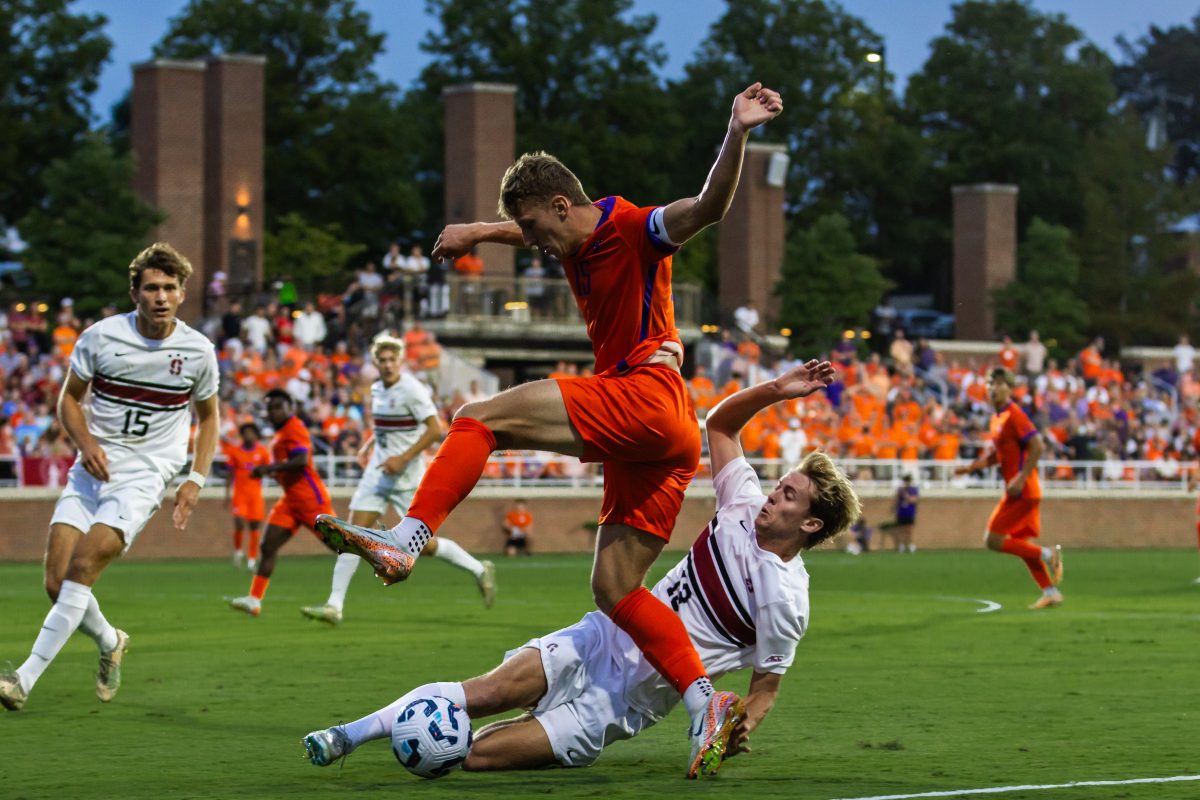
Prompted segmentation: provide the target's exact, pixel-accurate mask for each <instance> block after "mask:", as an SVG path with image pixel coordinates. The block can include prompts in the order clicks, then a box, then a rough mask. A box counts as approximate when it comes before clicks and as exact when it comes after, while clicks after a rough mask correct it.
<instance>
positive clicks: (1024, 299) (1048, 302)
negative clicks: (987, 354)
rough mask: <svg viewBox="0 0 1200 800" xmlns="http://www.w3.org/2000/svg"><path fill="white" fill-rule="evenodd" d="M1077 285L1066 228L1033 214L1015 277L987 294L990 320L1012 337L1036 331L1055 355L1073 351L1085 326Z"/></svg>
mask: <svg viewBox="0 0 1200 800" xmlns="http://www.w3.org/2000/svg"><path fill="white" fill-rule="evenodd" d="M1079 289H1080V280H1079V257H1078V256H1077V255H1076V254H1075V251H1074V250H1072V248H1071V232H1070V231H1069V230H1067V229H1066V228H1065V227H1063V226H1061V225H1050V224H1049V223H1047V222H1045V221H1043V220H1041V219H1038V218H1036V217H1035V218H1034V220H1033V222H1031V223H1030V225H1029V230H1028V232H1027V233H1026V235H1025V241H1024V243H1023V244H1022V245H1021V246H1020V250H1019V267H1018V273H1017V279H1016V280H1014V281H1013V282H1012V283H1010V284H1008V285H1007V286H1004V287H1002V288H1000V289H997V290H996V291H995V292H994V293H993V295H992V302H993V303H994V306H995V309H996V324H997V326H998V327H999V328H1000V329H1001V330H1003V331H1005V332H1006V333H1008V334H1009V335H1011V336H1013V337H1014V338H1024V337H1026V336H1028V335H1029V332H1030V331H1032V330H1036V331H1037V332H1038V334H1039V335H1040V337H1041V339H1042V341H1043V342H1044V343H1045V344H1046V347H1047V348H1048V349H1050V350H1051V351H1052V354H1053V355H1054V356H1055V357H1056V358H1062V357H1064V356H1067V355H1071V354H1074V353H1075V352H1076V351H1078V350H1079V348H1081V347H1082V346H1083V345H1084V343H1085V342H1086V339H1087V332H1088V329H1089V328H1088V326H1089V319H1088V304H1087V302H1086V301H1085V300H1084V299H1083V298H1082V297H1081V296H1080V291H1079Z"/></svg>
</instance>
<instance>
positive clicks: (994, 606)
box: [937, 597, 1004, 614]
mask: <svg viewBox="0 0 1200 800" xmlns="http://www.w3.org/2000/svg"><path fill="white" fill-rule="evenodd" d="M937 599H938V600H959V601H962V602H964V603H979V605H981V606H983V608H977V609H975V613H976V614H990V613H992V612H993V611H999V610H1000V609H1001V608H1003V607H1004V606H1002V605H1000V604H999V603H997V602H996V601H995V600H984V599H982V598H979V597H938V598H937Z"/></svg>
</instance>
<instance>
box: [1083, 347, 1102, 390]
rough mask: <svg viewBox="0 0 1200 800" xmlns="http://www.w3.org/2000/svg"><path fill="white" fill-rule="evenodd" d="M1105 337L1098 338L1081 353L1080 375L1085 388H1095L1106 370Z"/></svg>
mask: <svg viewBox="0 0 1200 800" xmlns="http://www.w3.org/2000/svg"><path fill="white" fill-rule="evenodd" d="M1102 353H1104V337H1103V336H1097V337H1096V338H1095V339H1093V340H1092V341H1091V342H1090V343H1089V344H1088V346H1087V347H1085V348H1083V350H1081V351H1080V352H1079V375H1080V377H1082V378H1083V383H1084V385H1085V386H1089V387H1090V386H1095V385H1096V382H1097V381H1099V380H1100V373H1101V372H1102V371H1103V369H1104V357H1103V355H1102Z"/></svg>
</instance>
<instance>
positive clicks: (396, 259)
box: [380, 242, 406, 280]
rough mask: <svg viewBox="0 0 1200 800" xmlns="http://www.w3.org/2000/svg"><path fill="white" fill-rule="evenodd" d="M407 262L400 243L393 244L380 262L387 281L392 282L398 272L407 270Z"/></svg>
mask: <svg viewBox="0 0 1200 800" xmlns="http://www.w3.org/2000/svg"><path fill="white" fill-rule="evenodd" d="M405 261H406V259H405V258H404V255H403V254H402V253H401V252H400V243H399V242H392V243H391V244H390V245H389V246H388V251H387V252H386V253H384V254H383V258H382V259H381V261H380V264H382V266H383V272H384V275H385V276H386V279H387V280H391V279H392V278H393V277H395V274H396V273H397V272H398V271H400V270H403V269H404V268H405V263H404V262H405Z"/></svg>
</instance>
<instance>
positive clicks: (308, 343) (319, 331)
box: [292, 300, 329, 350]
mask: <svg viewBox="0 0 1200 800" xmlns="http://www.w3.org/2000/svg"><path fill="white" fill-rule="evenodd" d="M328 333H329V330H328V327H327V326H326V325H325V315H324V314H322V313H321V312H320V311H317V307H316V305H315V304H314V303H313V301H311V300H308V301H306V302H305V303H304V310H303V311H301V312H300V316H298V317H296V322H295V324H294V325H293V327H292V336H294V337H295V340H296V344H298V345H300V346H301V347H303V348H304V349H305V350H314V349H315V348H316V346H317V345H319V344H320V343H321V342H323V341H325V337H326V336H327V335H328Z"/></svg>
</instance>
